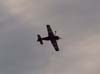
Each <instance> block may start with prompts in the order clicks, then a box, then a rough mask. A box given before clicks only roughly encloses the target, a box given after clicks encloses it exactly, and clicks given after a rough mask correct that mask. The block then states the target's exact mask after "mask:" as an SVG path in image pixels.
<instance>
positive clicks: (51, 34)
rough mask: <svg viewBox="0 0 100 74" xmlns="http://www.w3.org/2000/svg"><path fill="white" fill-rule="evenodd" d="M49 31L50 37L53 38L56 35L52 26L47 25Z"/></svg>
mask: <svg viewBox="0 0 100 74" xmlns="http://www.w3.org/2000/svg"><path fill="white" fill-rule="evenodd" d="M47 30H48V36H53V35H54V33H53V31H52V29H51V27H50V25H47Z"/></svg>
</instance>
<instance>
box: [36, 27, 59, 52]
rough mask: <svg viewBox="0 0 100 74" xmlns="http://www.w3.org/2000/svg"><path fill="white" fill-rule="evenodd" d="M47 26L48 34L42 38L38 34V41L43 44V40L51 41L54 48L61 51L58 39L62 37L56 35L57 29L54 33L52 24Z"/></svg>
mask: <svg viewBox="0 0 100 74" xmlns="http://www.w3.org/2000/svg"><path fill="white" fill-rule="evenodd" d="M46 27H47V31H48V36H47V37H43V38H41V36H40V35H39V34H38V35H37V37H38V39H37V41H38V42H40V44H41V45H42V44H43V40H47V41H50V42H51V44H52V45H53V47H54V49H55V50H56V51H59V47H58V44H57V40H59V39H60V37H59V36H56V35H55V34H56V31H55V34H54V33H53V31H52V29H51V27H50V25H46Z"/></svg>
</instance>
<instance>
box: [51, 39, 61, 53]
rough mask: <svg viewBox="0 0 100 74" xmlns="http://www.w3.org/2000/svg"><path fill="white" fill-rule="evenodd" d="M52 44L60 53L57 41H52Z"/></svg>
mask: <svg viewBox="0 0 100 74" xmlns="http://www.w3.org/2000/svg"><path fill="white" fill-rule="evenodd" d="M51 43H52V45H53V47H54V48H55V50H56V51H59V47H58V44H57V41H56V40H51Z"/></svg>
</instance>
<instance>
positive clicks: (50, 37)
mask: <svg viewBox="0 0 100 74" xmlns="http://www.w3.org/2000/svg"><path fill="white" fill-rule="evenodd" d="M59 39H60V38H59V36H48V37H44V38H42V40H47V41H48V40H59Z"/></svg>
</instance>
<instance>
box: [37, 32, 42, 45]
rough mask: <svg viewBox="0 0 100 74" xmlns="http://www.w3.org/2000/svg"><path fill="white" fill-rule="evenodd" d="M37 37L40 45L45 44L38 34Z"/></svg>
mask: <svg viewBox="0 0 100 74" xmlns="http://www.w3.org/2000/svg"><path fill="white" fill-rule="evenodd" d="M37 37H38V39H37V41H38V42H40V44H43V40H42V38H41V36H40V35H39V34H38V35H37Z"/></svg>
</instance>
